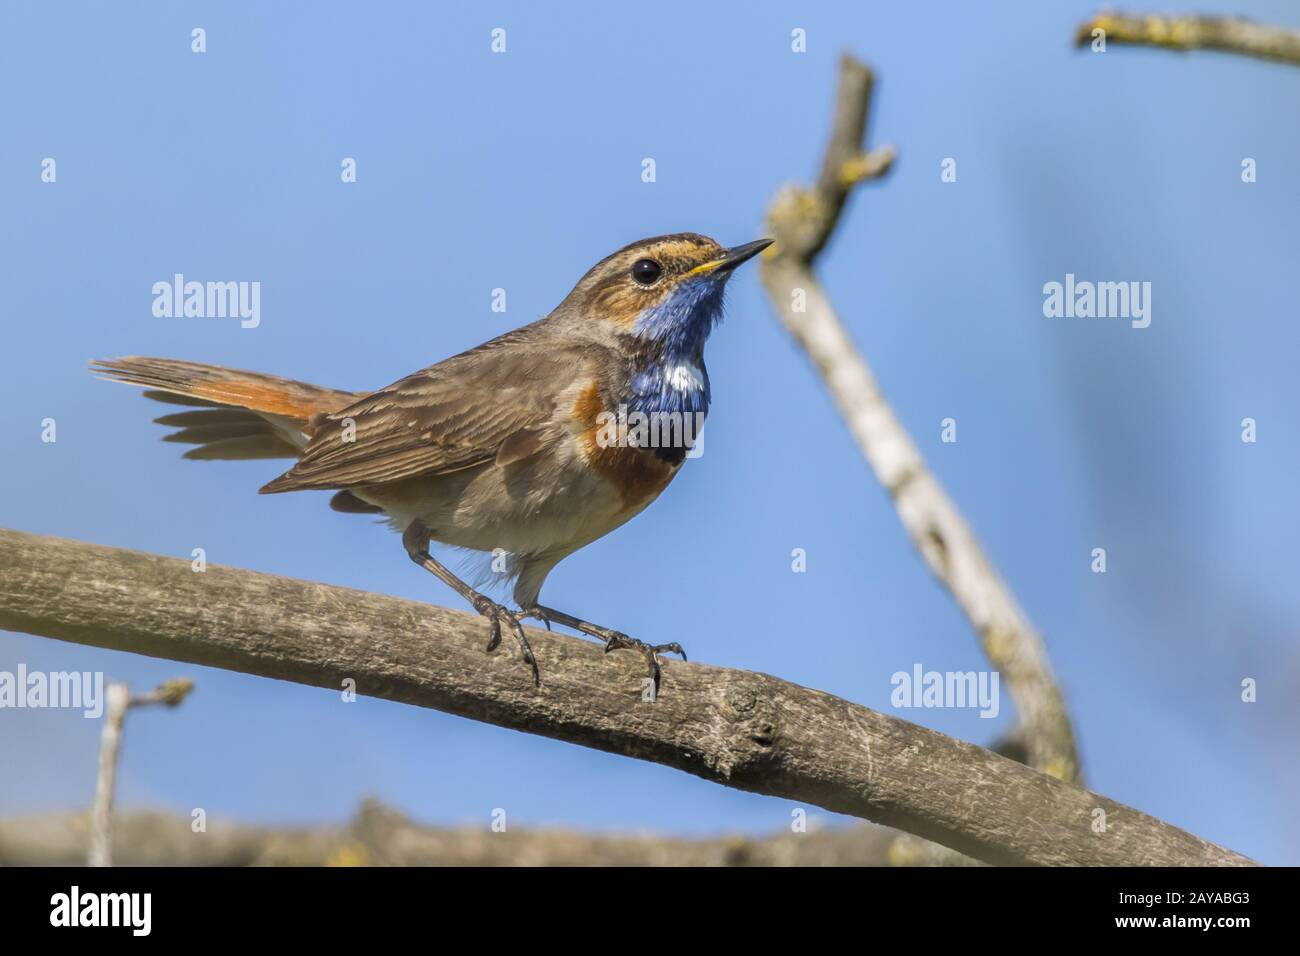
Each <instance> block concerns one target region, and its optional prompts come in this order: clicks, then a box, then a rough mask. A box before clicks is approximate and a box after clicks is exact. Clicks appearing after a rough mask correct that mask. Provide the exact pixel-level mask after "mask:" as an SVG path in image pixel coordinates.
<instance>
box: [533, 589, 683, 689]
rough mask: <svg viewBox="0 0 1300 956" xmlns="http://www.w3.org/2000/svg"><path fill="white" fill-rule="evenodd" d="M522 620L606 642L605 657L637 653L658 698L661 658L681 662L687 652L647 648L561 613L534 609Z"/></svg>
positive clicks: (673, 647) (668, 647)
mask: <svg viewBox="0 0 1300 956" xmlns="http://www.w3.org/2000/svg"><path fill="white" fill-rule="evenodd" d="M520 616H521V617H532V618H536V619H537V620H539V621H542V622H544V623H545V624H546V628H547V630H550V627H551V622H552V621H554V622H555V623H556V624H563V625H565V626H567V627H571V628H573V629H574V630H575V631H580V632H581V633H583V634H586V635H587V636H588V637H594V638H597V639H599V640H602V641H604V642H605V653H606V654H608V653H609V652H610V651H617V650H622V649H624V648H628V649H631V650H636V651H640V652H641V654H642V655H643V656H644V657H645V661H646V670H647V675H648V676H649V678H650V681H651V682H652V684H653V685H654V692H655V695H656V696H657V695H658V694H659V680H660V677H661V672H660V668H659V655H660V654H680V655H681V658H682V660H686V651H684V650H682V645H680V644H678V643H677V642H675V641H674V642H673V643H671V644H647V643H646V642H645V641H639V640H637V639H636V638H635V637H629V636H628V635H626V634H624V633H623V632H622V631H615V630H612V629H610V628H608V627H601V626H600V625H599V624H592V623H591V622H590V621H584V620H582V619H581V618H578V617H574V616H573V615H572V614H565V613H564V612H563V611H557V610H555V609H554V608H549V607H542V606H541V605H533V606H532V607H529V608H526V609H524V610H523V611H521V612H520Z"/></svg>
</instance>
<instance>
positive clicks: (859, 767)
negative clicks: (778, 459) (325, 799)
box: [0, 530, 1251, 866]
mask: <svg viewBox="0 0 1300 956" xmlns="http://www.w3.org/2000/svg"><path fill="white" fill-rule="evenodd" d="M0 630H14V631H22V632H25V633H30V634H42V635H45V636H47V637H54V638H58V639H59V640H65V641H74V642H77V643H80V644H89V645H93V646H96V647H111V648H114V649H116V650H122V651H130V652H133V653H137V654H149V655H152V656H155V657H166V658H170V659H173V660H181V661H187V662H189V663H192V664H199V665H206V666H211V667H224V668H226V669H228V670H236V671H242V672H244V673H249V674H258V675H261V676H263V677H274V678H279V679H281V680H291V681H297V682H298V683H301V684H311V685H314V686H318V687H328V688H333V689H334V690H335V691H336V692H337V691H338V690H339V689H340V688H343V687H345V686H347V687H351V688H353V689H355V691H356V692H357V693H359V694H367V695H369V696H372V697H381V698H384V699H387V700H396V701H401V702H404V703H408V704H417V705H419V706H423V707H434V708H437V709H438V710H443V711H446V712H448V713H452V714H459V715H461V716H464V717H470V718H472V719H474V720H482V721H487V722H489V723H493V724H498V725H500V726H503V727H512V728H515V729H517V730H524V731H528V732H529V733H535V734H543V735H545V736H548V737H554V738H557V739H559V740H567V741H571V742H572V743H577V744H582V745H583V746H587V747H595V748H597V749H599V750H605V751H609V752H612V753H617V754H622V755H624V756H628V757H638V758H640V759H642V760H651V761H654V762H656V763H661V764H664V765H666V766H669V767H675V768H677V769H679V770H684V771H686V772H687V773H692V774H695V775H697V776H700V777H703V778H705V779H706V780H712V781H714V782H716V783H720V784H725V785H727V786H731V787H737V788H739V789H741V790H749V791H752V792H754V793H765V794H769V795H771V796H776V797H784V798H786V799H789V800H795V801H799V802H801V803H803V804H806V805H814V806H819V807H824V808H825V809H827V810H833V811H835V812H837V813H847V814H851V815H853V816H859V817H862V818H864V819H867V820H872V821H874V822H876V823H881V824H884V825H885V826H892V827H896V828H900V829H905V830H908V831H909V832H912V833H916V834H918V835H920V836H923V837H925V838H926V839H929V840H934V841H937V842H940V843H944V844H946V845H948V846H951V847H952V848H954V849H956V850H959V851H961V852H963V853H966V854H968V855H971V856H974V857H976V858H978V859H981V860H983V861H985V862H988V863H1011V864H1038V865H1054V864H1060V865H1098V866H1104V865H1112V866H1113V865H1121V864H1128V865H1135V864H1147V865H1206V864H1248V863H1250V862H1251V861H1250V860H1248V859H1246V858H1245V857H1243V856H1241V855H1240V854H1237V853H1233V852H1232V851H1230V850H1225V849H1224V848H1223V847H1219V846H1215V845H1214V844H1213V843H1209V842H1207V841H1205V840H1202V839H1200V838H1199V837H1195V836H1193V835H1192V834H1190V833H1187V832H1185V831H1183V830H1180V829H1178V828H1177V827H1174V826H1171V825H1169V824H1167V823H1163V822H1162V821H1160V820H1157V819H1155V818H1153V817H1150V816H1147V815H1146V814H1144V813H1140V812H1139V811H1137V810H1134V809H1132V808H1130V807H1126V806H1123V805H1122V804H1118V803H1116V802H1114V801H1113V800H1108V799H1107V798H1105V797H1103V796H1100V795H1098V794H1095V793H1090V792H1088V791H1087V790H1084V789H1082V788H1080V787H1076V786H1073V785H1072V784H1068V783H1064V782H1062V781H1060V780H1057V779H1055V778H1053V777H1049V776H1046V775H1044V774H1041V773H1039V772H1037V771H1036V770H1033V769H1031V768H1030V767H1026V766H1024V765H1023V764H1018V763H1015V762H1014V761H1011V760H1007V759H1006V758H1005V757H1000V756H998V755H997V754H995V753H993V752H992V751H989V750H985V749H984V748H982V747H977V746H975V745H974V744H969V743H965V742H963V741H960V740H955V739H953V738H951V737H946V736H944V735H943V734H940V733H937V732H935V731H933V730H928V729H927V728H925V727H919V726H917V725H916V724H913V723H909V722H908V721H906V720H900V719H899V718H897V717H892V716H889V715H887V714H881V713H878V712H877V711H874V710H870V709H868V708H866V707H860V706H858V705H856V704H851V703H849V702H848V701H846V700H841V699H840V698H838V697H833V696H831V695H830V694H825V693H822V692H820V691H816V690H810V689H808V688H806V687H800V686H798V685H796V684H792V683H790V682H789V681H783V680H780V679H778V678H776V677H771V676H769V675H767V674H757V673H753V672H751V671H741V670H731V669H727V668H722V667H709V666H706V665H703V664H688V663H686V662H685V661H669V662H666V663H665V664H664V686H663V690H662V692H661V693H659V694H658V695H657V696H656V697H654V698H653V699H648V698H647V696H646V694H645V693H644V687H643V684H642V671H641V668H640V661H633V660H623V661H620V660H618V659H616V658H615V657H613V656H610V655H607V654H605V653H604V651H603V649H602V648H601V647H600V646H598V645H597V644H595V643H594V642H592V641H584V640H580V639H578V638H575V637H569V636H567V635H563V634H559V633H550V632H548V631H543V630H537V629H535V628H528V629H527V630H528V640H529V643H530V644H532V647H533V651H534V652H535V653H536V654H537V659H538V662H539V664H540V665H541V670H542V684H541V686H540V687H536V686H534V684H533V680H532V675H531V673H530V672H529V670H528V668H527V667H526V666H525V665H524V664H523V663H522V662H521V661H520V660H519V659H518V657H517V656H516V655H515V653H513V649H511V648H509V647H508V645H504V644H503V645H502V647H501V649H500V650H498V651H496V652H495V653H493V654H486V653H484V651H483V643H484V636H485V634H484V623H483V619H482V618H481V617H479V616H478V615H476V614H471V613H466V612H460V611H450V610H447V609H446V608H440V607H434V606H432V605H428V604H420V603H417V602H415V601H404V600H400V599H398V598H394V597H387V596H385V595H382V594H368V593H366V592H364V591H353V590H350V589H348V588H339V587H330V586H329V585H325V584H315V583H312V582H309V581H295V580H292V579H290V578H281V577H276V576H275V575H270V574H258V573H256V572H253V571H244V570H239V569H237V568H222V567H216V566H214V565H208V568H207V570H206V571H205V572H204V573H202V574H196V573H194V571H193V570H192V568H191V566H190V562H189V561H188V560H184V559H178V558H163V557H159V556H157V555H150V554H141V553H139V552H136V551H125V550H121V549H117V548H104V547H100V546H98V545H93V544H87V543H85V542H80V541H65V540H60V539H58V538H43V537H39V536H37V535H30V534H23V533H21V532H17V531H2V530H0ZM664 636H665V637H668V636H669V635H664ZM345 682H346V683H345ZM340 706H346V705H343V704H340ZM1099 811H1100V813H1101V814H1104V818H1105V819H1106V821H1107V828H1106V831H1105V833H1102V834H1098V833H1095V832H1094V831H1093V824H1094V821H1095V819H1096V817H1097V815H1098V812H1099Z"/></svg>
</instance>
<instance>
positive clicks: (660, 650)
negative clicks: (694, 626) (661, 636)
mask: <svg viewBox="0 0 1300 956" xmlns="http://www.w3.org/2000/svg"><path fill="white" fill-rule="evenodd" d="M606 633H607V634H608V637H606V638H605V653H606V654H608V653H609V652H610V651H617V650H622V649H623V648H628V649H630V650H634V651H640V652H641V654H642V656H643V657H645V662H646V670H647V673H648V676H649V678H650V681H651V683H652V684H653V685H654V689H655V696H656V697H657V696H658V695H659V677H660V673H659V655H660V654H680V655H681V658H682V660H686V652H685V651H684V650H682V645H680V644H678V643H677V642H676V641H673V642H672V643H670V644H647V643H646V642H645V641H639V640H637V639H636V638H635V637H628V636H627V635H626V634H624V633H622V632H621V631H607V632H606Z"/></svg>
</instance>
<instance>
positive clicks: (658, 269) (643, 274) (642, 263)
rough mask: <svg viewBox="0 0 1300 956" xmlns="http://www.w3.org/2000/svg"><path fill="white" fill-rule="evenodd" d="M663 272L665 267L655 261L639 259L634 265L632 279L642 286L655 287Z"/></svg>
mask: <svg viewBox="0 0 1300 956" xmlns="http://www.w3.org/2000/svg"><path fill="white" fill-rule="evenodd" d="M663 271H664V267H663V266H661V265H660V264H659V263H657V262H655V261H654V260H653V259H638V260H637V261H636V262H635V263H634V264H633V265H632V278H633V279H635V280H636V281H637V282H639V283H640V284H641V285H654V284H655V283H656V282H657V281H659V277H660V276H661V275H663Z"/></svg>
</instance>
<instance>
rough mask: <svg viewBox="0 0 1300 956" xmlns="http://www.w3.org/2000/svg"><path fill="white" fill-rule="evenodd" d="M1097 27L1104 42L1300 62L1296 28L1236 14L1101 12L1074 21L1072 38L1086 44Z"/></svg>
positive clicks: (1299, 31) (1298, 36)
mask: <svg viewBox="0 0 1300 956" xmlns="http://www.w3.org/2000/svg"><path fill="white" fill-rule="evenodd" d="M1098 30H1100V31H1102V33H1103V34H1104V35H1105V39H1106V42H1107V43H1128V44H1135V45H1139V46H1153V47H1161V48H1163V49H1166V50H1219V51H1221V52H1224V53H1238V54H1241V55H1242V56H1253V57H1257V58H1258V59H1261V60H1276V61H1277V62H1279V63H1289V64H1291V65H1292V66H1300V30H1288V29H1286V28H1284V27H1271V26H1265V25H1264V24H1261V23H1252V22H1251V21H1249V20H1243V19H1241V18H1240V17H1206V16H1153V15H1151V14H1132V13H1100V14H1098V15H1097V16H1095V17H1093V18H1092V19H1091V20H1088V21H1087V22H1085V23H1082V24H1080V25H1079V28H1078V30H1076V31H1075V35H1074V42H1075V43H1076V44H1077V45H1078V46H1088V45H1089V44H1091V43H1093V42H1094V41H1095V40H1096V39H1097V36H1096V31H1098Z"/></svg>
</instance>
